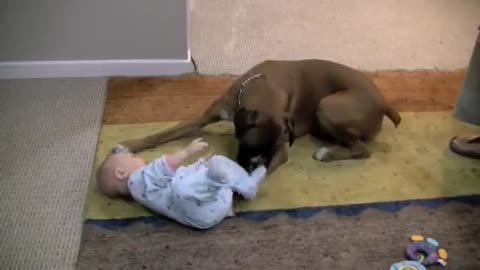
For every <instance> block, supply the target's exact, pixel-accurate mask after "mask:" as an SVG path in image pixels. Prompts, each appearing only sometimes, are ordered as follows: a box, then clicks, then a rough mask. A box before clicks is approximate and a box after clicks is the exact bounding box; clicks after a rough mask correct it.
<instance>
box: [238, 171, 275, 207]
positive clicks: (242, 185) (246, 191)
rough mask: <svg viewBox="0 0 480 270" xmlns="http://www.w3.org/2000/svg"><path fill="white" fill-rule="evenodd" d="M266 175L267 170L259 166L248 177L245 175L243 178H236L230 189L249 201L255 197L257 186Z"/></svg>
mask: <svg viewBox="0 0 480 270" xmlns="http://www.w3.org/2000/svg"><path fill="white" fill-rule="evenodd" d="M266 174H267V169H266V168H265V167H264V166H260V167H258V168H256V169H255V170H254V171H253V172H252V174H250V175H248V174H247V175H244V176H243V177H237V179H236V181H235V182H234V183H233V188H232V189H233V190H234V191H235V192H238V193H240V194H241V195H242V196H243V197H245V199H249V200H251V199H253V198H255V196H256V195H257V190H258V186H259V185H260V182H261V181H262V180H263V179H264V178H265V175H266Z"/></svg>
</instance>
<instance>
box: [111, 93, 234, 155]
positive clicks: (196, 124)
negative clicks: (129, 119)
mask: <svg viewBox="0 0 480 270" xmlns="http://www.w3.org/2000/svg"><path fill="white" fill-rule="evenodd" d="M225 110H228V108H226V106H225V100H224V99H223V98H220V99H218V100H217V101H215V102H214V103H213V104H212V105H211V106H210V107H209V108H208V109H207V111H206V112H205V113H204V114H203V115H202V116H200V117H198V118H196V119H193V120H187V121H182V122H180V123H178V124H177V125H175V126H173V127H171V128H168V129H166V130H164V131H161V132H159V133H156V134H153V135H149V136H146V137H144V138H140V139H133V140H128V141H123V142H121V143H119V144H118V145H117V146H115V147H114V148H113V150H112V151H113V152H125V151H128V152H131V153H137V152H140V151H143V150H146V149H149V148H153V147H156V146H157V145H160V144H162V143H166V142H169V141H172V140H176V139H180V138H184V137H187V136H190V135H192V134H195V132H198V131H200V130H201V129H202V128H203V127H205V126H206V125H209V124H212V123H215V122H218V121H220V120H221V119H222V115H221V114H223V113H224V111H225Z"/></svg>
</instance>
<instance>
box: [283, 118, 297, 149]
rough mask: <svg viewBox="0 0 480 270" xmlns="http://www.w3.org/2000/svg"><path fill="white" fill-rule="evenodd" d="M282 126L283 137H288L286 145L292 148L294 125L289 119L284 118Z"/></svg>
mask: <svg viewBox="0 0 480 270" xmlns="http://www.w3.org/2000/svg"><path fill="white" fill-rule="evenodd" d="M283 124H284V127H285V131H284V132H285V135H286V136H288V144H289V146H292V145H293V142H294V141H295V125H294V124H295V123H294V122H293V120H292V119H291V118H290V117H285V118H284V119H283Z"/></svg>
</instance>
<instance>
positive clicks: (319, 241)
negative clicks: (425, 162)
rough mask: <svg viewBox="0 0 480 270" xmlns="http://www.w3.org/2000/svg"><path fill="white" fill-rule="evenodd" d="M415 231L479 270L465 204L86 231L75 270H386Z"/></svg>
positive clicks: (458, 264) (457, 264)
mask: <svg viewBox="0 0 480 270" xmlns="http://www.w3.org/2000/svg"><path fill="white" fill-rule="evenodd" d="M477 203H478V202H477ZM419 233H420V234H424V235H426V236H431V237H434V238H436V239H437V240H438V241H439V242H440V244H441V246H442V247H443V248H445V249H447V251H448V252H449V260H448V265H447V267H446V269H452V270H453V269H458V270H460V269H461V270H466V269H469V270H470V269H471V270H474V269H480V249H479V248H478V247H479V245H478V243H479V241H480V208H479V207H478V206H477V207H471V206H469V205H465V204H449V205H447V206H444V207H441V208H439V209H435V210H432V209H427V208H423V207H409V208H405V209H403V210H402V211H400V212H397V213H390V212H382V211H377V210H368V211H365V212H363V213H362V214H360V215H357V216H353V217H351V216H346V217H345V216H337V215H335V214H331V213H321V214H317V215H316V216H313V217H311V218H308V219H299V218H292V217H287V216H279V217H276V218H272V219H270V220H268V221H265V222H260V223H258V222H250V221H245V220H243V219H239V218H236V219H230V220H226V221H225V222H224V223H222V224H221V225H220V226H218V227H216V228H214V229H213V230H211V231H208V232H196V231H191V230H189V229H185V228H183V227H179V226H175V225H171V226H163V227H159V226H156V225H150V224H145V223H136V224H134V225H132V226H130V227H126V228H124V229H118V230H104V229H100V228H98V227H97V226H96V225H86V226H85V227H84V237H83V240H82V249H81V252H80V255H79V269H192V270H193V269H208V270H216V269H218V270H225V269H265V270H283V269H285V270H290V269H332V270H336V269H338V270H348V269H375V270H386V269H388V267H389V266H390V265H391V264H392V263H394V262H398V261H401V260H403V258H404V248H405V245H406V244H407V243H409V242H408V241H409V239H408V238H409V237H410V235H412V234H419ZM429 269H442V267H437V266H434V267H430V268H429Z"/></svg>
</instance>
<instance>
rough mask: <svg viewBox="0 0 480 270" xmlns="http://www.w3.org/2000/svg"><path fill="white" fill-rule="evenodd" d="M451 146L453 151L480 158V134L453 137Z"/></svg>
mask: <svg viewBox="0 0 480 270" xmlns="http://www.w3.org/2000/svg"><path fill="white" fill-rule="evenodd" d="M449 147H450V150H452V152H454V153H456V154H459V155H461V156H465V157H469V158H475V159H480V135H476V136H474V135H471V136H458V137H453V138H452V139H451V140H450V143H449Z"/></svg>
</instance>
